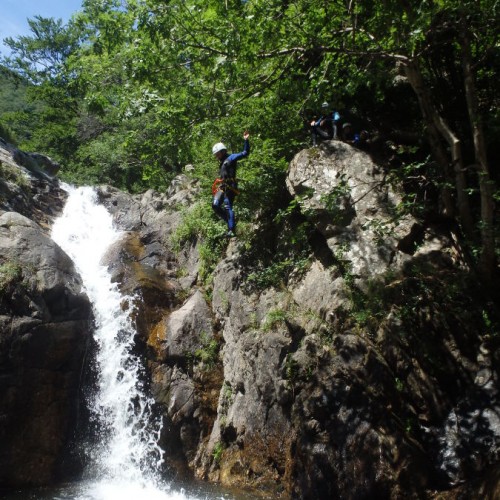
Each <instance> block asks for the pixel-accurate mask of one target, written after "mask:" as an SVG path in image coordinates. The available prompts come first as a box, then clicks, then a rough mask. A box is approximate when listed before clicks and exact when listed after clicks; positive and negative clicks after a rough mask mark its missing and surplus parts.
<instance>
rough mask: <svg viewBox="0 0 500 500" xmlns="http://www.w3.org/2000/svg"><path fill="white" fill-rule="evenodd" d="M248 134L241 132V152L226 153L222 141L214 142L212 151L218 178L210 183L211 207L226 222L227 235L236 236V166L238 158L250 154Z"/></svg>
mask: <svg viewBox="0 0 500 500" xmlns="http://www.w3.org/2000/svg"><path fill="white" fill-rule="evenodd" d="M249 137H250V134H249V133H248V131H245V132H244V134H243V139H244V141H245V142H244V146H243V151H242V152H241V153H232V154H228V152H227V148H226V146H224V144H223V143H222V142H218V143H217V144H214V146H213V148H212V153H213V155H214V156H215V158H217V160H219V165H220V171H219V178H218V179H216V180H215V182H214V183H213V185H212V193H213V200H212V208H213V210H214V212H215V213H216V214H217V215H218V216H219V217H220V218H221V219H222V220H223V221H225V222H226V223H227V236H228V237H229V238H232V237H234V236H236V234H235V231H236V220H235V215H234V210H233V203H234V198H235V197H236V195H237V194H238V193H239V191H238V183H237V179H236V168H237V166H238V164H237V162H238V160H241V159H243V158H246V157H247V156H248V155H249V154H250V142H249V140H248V138H249Z"/></svg>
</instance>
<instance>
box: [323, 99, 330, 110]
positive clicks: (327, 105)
mask: <svg viewBox="0 0 500 500" xmlns="http://www.w3.org/2000/svg"><path fill="white" fill-rule="evenodd" d="M329 106H330V105H329V104H328V103H327V102H326V101H325V102H324V103H323V104H322V105H321V107H322V108H328V107H329Z"/></svg>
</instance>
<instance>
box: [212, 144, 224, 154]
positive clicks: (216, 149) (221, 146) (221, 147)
mask: <svg viewBox="0 0 500 500" xmlns="http://www.w3.org/2000/svg"><path fill="white" fill-rule="evenodd" d="M225 149H227V148H226V146H224V144H222V142H218V143H217V144H214V147H213V148H212V154H213V155H214V154H217V153H218V152H219V151H223V150H225Z"/></svg>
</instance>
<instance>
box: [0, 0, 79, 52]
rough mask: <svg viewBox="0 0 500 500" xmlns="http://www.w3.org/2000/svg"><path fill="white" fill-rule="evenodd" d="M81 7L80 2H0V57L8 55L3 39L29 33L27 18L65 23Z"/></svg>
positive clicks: (43, 0) (9, 0)
mask: <svg viewBox="0 0 500 500" xmlns="http://www.w3.org/2000/svg"><path fill="white" fill-rule="evenodd" d="M81 5H82V0H0V56H2V55H8V48H7V47H6V46H5V45H4V44H3V39H4V38H7V37H9V36H10V37H12V38H16V37H17V36H19V35H29V34H30V33H31V32H30V29H29V26H28V21H27V19H28V18H29V19H32V18H33V17H35V16H43V17H53V18H55V19H59V18H61V19H62V20H63V22H67V21H68V19H69V18H70V17H71V14H73V13H75V12H77V11H78V10H80V9H81Z"/></svg>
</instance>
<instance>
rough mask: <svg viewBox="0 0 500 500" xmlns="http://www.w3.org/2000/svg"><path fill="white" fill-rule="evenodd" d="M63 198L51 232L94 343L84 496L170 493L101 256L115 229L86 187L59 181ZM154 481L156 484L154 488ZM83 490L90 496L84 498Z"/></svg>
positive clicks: (127, 330) (127, 328) (124, 300)
mask: <svg viewBox="0 0 500 500" xmlns="http://www.w3.org/2000/svg"><path fill="white" fill-rule="evenodd" d="M66 189H67V190H68V192H69V197H68V200H67V203H66V206H65V209H64V212H63V214H62V215H61V217H60V218H59V219H58V220H56V221H55V223H54V226H53V230H52V238H53V239H54V241H55V242H56V243H58V244H59V245H60V246H61V248H63V249H64V250H65V251H66V253H67V254H68V255H69V256H70V257H71V259H72V260H73V262H74V264H75V266H76V268H77V269H78V271H79V273H80V275H81V277H82V281H83V284H84V287H85V290H86V293H87V295H88V296H89V299H90V301H91V302H92V304H93V308H94V316H95V323H96V325H95V334H94V335H95V340H96V343H97V346H98V352H97V356H96V364H97V366H96V368H97V373H98V384H97V386H98V387H97V391H96V394H95V395H94V396H93V397H92V398H91V400H90V401H88V404H89V406H90V410H91V413H92V415H93V418H94V419H95V420H96V422H97V423H98V428H99V429H100V432H101V434H100V435H99V440H98V441H99V444H98V445H96V446H95V449H93V450H92V452H91V462H92V465H91V466H90V468H89V471H88V473H87V475H88V476H90V477H89V478H88V479H89V480H88V481H87V484H89V486H88V489H89V491H87V492H86V493H85V495H84V496H83V497H82V498H84V499H85V500H87V499H89V498H90V499H98V500H101V499H103V500H109V499H115V498H116V499H118V498H119V499H120V500H124V499H129V498H130V499H134V500H137V499H141V498H148V499H156V498H158V499H160V498H161V499H173V498H186V496H185V495H184V494H182V493H173V492H171V491H168V493H167V491H166V490H169V488H168V485H167V487H166V486H165V484H163V485H161V481H160V480H159V474H158V472H159V469H160V466H161V463H162V450H161V449H160V447H159V446H158V444H157V443H158V438H159V434H160V431H161V425H160V422H159V421H158V420H155V418H154V417H153V414H152V405H153V401H152V399H151V398H150V397H148V396H147V395H146V394H145V392H144V390H143V387H142V386H141V382H140V379H141V377H140V375H141V370H142V368H141V364H140V360H139V359H138V358H137V356H135V355H134V354H133V353H132V347H133V339H134V335H135V333H136V332H135V328H134V325H133V322H132V320H131V318H130V312H131V311H130V310H128V307H127V304H131V303H132V302H133V300H132V297H124V296H122V295H121V294H120V292H119V290H118V288H117V286H116V284H115V283H112V282H111V277H110V274H109V272H108V270H107V268H106V267H105V266H103V265H101V259H102V257H103V255H104V254H105V252H106V250H107V249H108V248H109V246H110V245H111V244H112V243H114V242H115V241H117V239H118V238H119V237H120V232H119V231H117V230H116V229H115V228H114V227H113V223H112V218H111V215H110V214H109V213H108V212H107V210H106V209H105V207H103V206H102V205H99V204H97V202H96V194H95V192H94V191H93V189H92V188H89V187H84V188H78V189H75V188H71V187H69V186H67V187H66ZM160 485H161V486H160ZM89 495H90V496H89Z"/></svg>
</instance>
